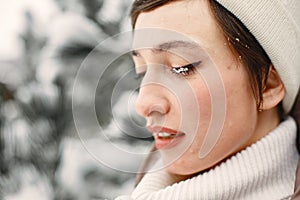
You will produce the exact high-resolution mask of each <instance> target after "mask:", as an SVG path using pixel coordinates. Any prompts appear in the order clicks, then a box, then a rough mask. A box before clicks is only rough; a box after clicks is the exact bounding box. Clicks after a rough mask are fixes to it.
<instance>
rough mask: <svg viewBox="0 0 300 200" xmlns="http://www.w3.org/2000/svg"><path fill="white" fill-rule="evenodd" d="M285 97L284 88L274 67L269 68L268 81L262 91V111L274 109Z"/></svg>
mask: <svg viewBox="0 0 300 200" xmlns="http://www.w3.org/2000/svg"><path fill="white" fill-rule="evenodd" d="M284 96H285V88H284V85H283V82H282V80H281V79H280V77H279V74H278V73H277V71H276V70H275V68H274V66H273V65H271V66H270V70H269V74H268V79H267V81H266V85H265V88H264V90H263V104H262V108H261V109H263V110H269V109H271V108H274V107H276V106H277V105H278V104H279V103H280V102H281V101H282V99H283V98H284Z"/></svg>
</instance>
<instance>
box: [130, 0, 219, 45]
mask: <svg viewBox="0 0 300 200" xmlns="http://www.w3.org/2000/svg"><path fill="white" fill-rule="evenodd" d="M135 27H136V30H139V29H148V30H151V28H155V29H163V30H169V31H172V32H173V33H174V34H169V33H168V32H166V31H165V32H164V31H161V32H160V31H153V32H151V31H148V33H142V34H140V33H141V32H140V33H139V32H138V31H136V33H135V35H134V43H133V48H135V49H136V48H138V47H139V46H147V47H151V46H152V47H153V48H155V47H156V46H157V45H158V44H161V43H163V42H164V41H168V40H172V41H177V40H183V38H181V37H183V36H185V37H188V38H189V40H192V41H195V42H196V43H198V44H201V46H209V45H208V44H210V45H211V44H212V43H214V41H215V39H216V38H217V37H218V33H219V31H218V29H217V26H216V23H215V20H214V18H213V17H212V14H211V12H210V9H209V5H208V2H207V0H192V1H174V2H172V3H168V4H166V5H163V6H161V7H158V8H156V9H154V10H152V11H148V12H142V13H141V14H140V15H139V16H138V18H137V21H136V26H135ZM149 28H150V29H149ZM176 33H177V34H176ZM141 44H142V45H141Z"/></svg>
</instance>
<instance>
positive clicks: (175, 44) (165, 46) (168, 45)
mask: <svg viewBox="0 0 300 200" xmlns="http://www.w3.org/2000/svg"><path fill="white" fill-rule="evenodd" d="M176 48H189V49H194V48H199V44H197V43H195V42H190V41H184V40H173V41H168V42H164V43H161V44H159V45H157V46H156V47H154V48H152V49H151V50H152V51H153V52H155V53H158V52H162V51H169V50H171V49H176ZM138 52H139V50H133V51H132V55H133V56H136V55H137V54H138Z"/></svg>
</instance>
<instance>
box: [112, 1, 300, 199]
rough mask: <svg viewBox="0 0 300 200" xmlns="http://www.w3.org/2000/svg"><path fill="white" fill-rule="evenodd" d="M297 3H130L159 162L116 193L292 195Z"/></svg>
mask: <svg viewBox="0 0 300 200" xmlns="http://www.w3.org/2000/svg"><path fill="white" fill-rule="evenodd" d="M299 8H300V2H299V1H297V0H290V1H286V0H285V1H284V0H281V1H279V0H278V1H271V0H267V1H259V0H254V1H251V2H249V1H226V0H218V1H215V0H193V1H192V0H178V1H176V0H136V1H135V2H134V4H133V7H132V11H131V17H132V24H133V28H134V29H135V34H134V43H133V47H134V51H133V59H134V62H135V65H136V71H137V73H139V74H142V75H143V81H142V84H141V88H140V92H139V96H138V99H137V102H136V109H137V112H138V113H139V114H140V115H142V116H143V117H145V119H146V120H147V128H148V129H149V131H151V132H153V135H154V138H155V146H156V148H155V149H154V150H157V149H158V150H159V152H160V154H161V161H162V163H163V167H161V168H155V167H154V166H155V165H154V166H153V165H151V166H149V165H146V168H147V169H154V168H155V170H150V171H149V172H147V171H146V172H147V173H146V174H145V175H144V176H143V177H142V179H141V180H139V183H138V185H137V187H136V189H135V190H134V191H133V193H132V194H131V196H122V197H119V198H118V199H151V200H152V199H159V200H160V199H162V200H165V199H172V200H174V199H178V200H179V199H180V200H182V199H184V200H186V199H290V198H294V199H296V198H297V197H296V196H295V195H294V196H293V194H294V189H295V186H294V183H295V179H296V169H297V163H298V152H297V149H296V136H297V131H299V126H298V127H297V124H298V125H299V122H296V120H295V119H294V118H297V117H294V118H292V117H290V116H289V115H291V114H292V113H296V114H297V113H299V105H298V106H297V105H294V104H295V102H296V100H295V99H296V96H297V94H298V91H299V83H300V66H299V63H300V51H299V48H300V41H299V40H300V30H299V24H300V21H299V20H300V15H299V14H298V12H297V10H299ZM220 83H221V84H220ZM293 105H294V106H293ZM298 120H299V115H298ZM150 161H153V159H152V158H151V157H150V158H149V159H148V161H147V162H148V163H150ZM155 161H156V160H155ZM151 167H152V168H151ZM298 198H299V197H298Z"/></svg>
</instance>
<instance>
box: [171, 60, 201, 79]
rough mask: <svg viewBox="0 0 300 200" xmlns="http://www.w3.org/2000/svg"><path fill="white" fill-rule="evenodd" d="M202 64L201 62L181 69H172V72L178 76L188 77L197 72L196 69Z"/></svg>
mask: <svg viewBox="0 0 300 200" xmlns="http://www.w3.org/2000/svg"><path fill="white" fill-rule="evenodd" d="M200 63H201V61H198V62H195V63H191V64H188V65H184V66H180V67H172V68H171V69H170V71H171V72H172V73H173V74H175V75H178V76H188V75H191V74H192V73H194V72H195V71H196V67H197V66H198V65H199V64H200Z"/></svg>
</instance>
